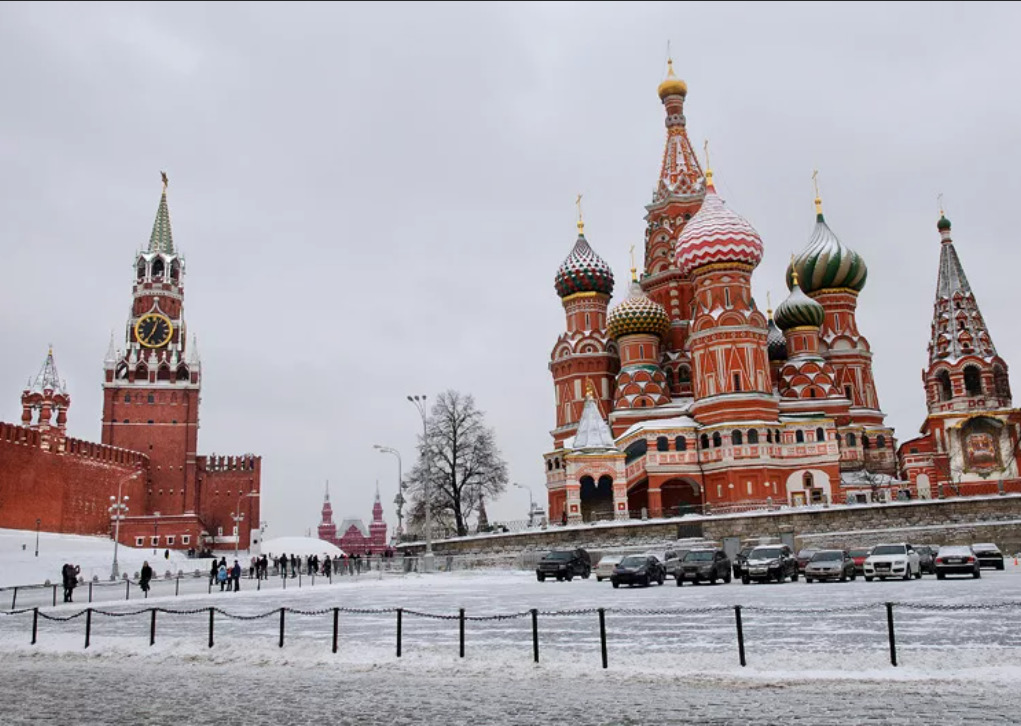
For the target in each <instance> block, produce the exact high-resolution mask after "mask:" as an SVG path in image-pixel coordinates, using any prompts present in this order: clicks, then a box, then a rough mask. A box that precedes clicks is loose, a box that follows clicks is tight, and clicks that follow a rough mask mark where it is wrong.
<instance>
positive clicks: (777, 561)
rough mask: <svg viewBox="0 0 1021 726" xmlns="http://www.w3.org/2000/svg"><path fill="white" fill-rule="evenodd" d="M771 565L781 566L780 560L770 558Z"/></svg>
mask: <svg viewBox="0 0 1021 726" xmlns="http://www.w3.org/2000/svg"><path fill="white" fill-rule="evenodd" d="M769 566H770V567H779V566H780V560H770V561H769Z"/></svg>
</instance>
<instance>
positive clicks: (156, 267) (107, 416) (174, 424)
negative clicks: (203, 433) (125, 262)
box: [103, 174, 201, 515]
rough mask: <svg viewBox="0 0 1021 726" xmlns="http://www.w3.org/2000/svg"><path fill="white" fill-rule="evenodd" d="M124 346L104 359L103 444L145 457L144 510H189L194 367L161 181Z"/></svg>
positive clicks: (179, 262)
mask: <svg viewBox="0 0 1021 726" xmlns="http://www.w3.org/2000/svg"><path fill="white" fill-rule="evenodd" d="M132 269H133V272H134V275H133V281H132V290H131V294H132V300H131V308H130V311H129V313H128V320H127V323H126V325H125V327H124V347H123V349H120V350H117V349H116V348H115V345H114V341H113V339H112V338H111V340H110V349H109V351H108V352H107V355H106V359H105V360H104V365H103V368H104V380H103V443H104V444H109V445H111V446H117V447H120V448H123V449H130V450H132V451H138V452H141V453H143V454H146V455H147V456H148V457H149V460H150V462H151V468H150V478H149V491H150V492H151V494H150V495H149V497H148V500H147V502H146V509H147V510H148V511H153V512H160V513H162V514H165V515H167V514H169V515H175V514H183V513H185V512H195V511H196V508H197V507H198V506H199V503H198V502H197V498H198V493H197V490H196V453H195V452H196V448H197V443H198V426H199V390H200V381H201V364H200V362H199V357H198V351H197V350H196V348H195V346H194V344H193V345H192V346H191V347H190V348H189V347H188V346H187V340H186V332H187V328H186V325H185V322H184V259H183V258H182V257H181V255H180V254H179V253H178V251H177V249H176V247H175V246H174V238H173V234H172V232H171V227H170V211H169V209H168V207H167V178H166V175H165V174H164V175H163V194H162V196H161V197H160V202H159V207H158V208H157V210H156V220H155V222H154V223H153V227H152V233H151V234H150V236H149V244H148V245H147V247H146V248H145V249H144V250H142V251H141V252H139V253H138V254H137V255H136V256H135V262H134V266H133V268H132Z"/></svg>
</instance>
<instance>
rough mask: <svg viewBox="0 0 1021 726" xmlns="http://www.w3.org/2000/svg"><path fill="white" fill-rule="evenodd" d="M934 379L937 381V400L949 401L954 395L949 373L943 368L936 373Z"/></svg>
mask: <svg viewBox="0 0 1021 726" xmlns="http://www.w3.org/2000/svg"><path fill="white" fill-rule="evenodd" d="M936 380H937V381H938V382H939V400H941V401H949V400H950V399H951V398H953V397H954V386H953V384H952V383H950V374H949V373H948V372H947V370H946V369H945V368H944V369H943V370H941V371H940V372H939V373H937V374H936Z"/></svg>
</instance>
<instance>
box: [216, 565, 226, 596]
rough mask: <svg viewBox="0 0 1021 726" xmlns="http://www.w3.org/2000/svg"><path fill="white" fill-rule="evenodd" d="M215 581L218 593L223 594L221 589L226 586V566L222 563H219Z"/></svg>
mask: <svg viewBox="0 0 1021 726" xmlns="http://www.w3.org/2000/svg"><path fill="white" fill-rule="evenodd" d="M216 580H217V582H219V583H220V592H223V588H224V587H225V586H226V584H227V565H226V563H224V562H221V563H220V567H219V569H218V570H217V571H216Z"/></svg>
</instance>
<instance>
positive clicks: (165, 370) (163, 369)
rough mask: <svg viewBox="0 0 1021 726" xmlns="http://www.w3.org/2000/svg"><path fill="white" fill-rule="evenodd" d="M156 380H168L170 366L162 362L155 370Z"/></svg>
mask: <svg viewBox="0 0 1021 726" xmlns="http://www.w3.org/2000/svg"><path fill="white" fill-rule="evenodd" d="M156 380H157V381H169V380H170V366H168V365H166V364H163V365H161V366H160V367H159V370H157V371H156Z"/></svg>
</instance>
